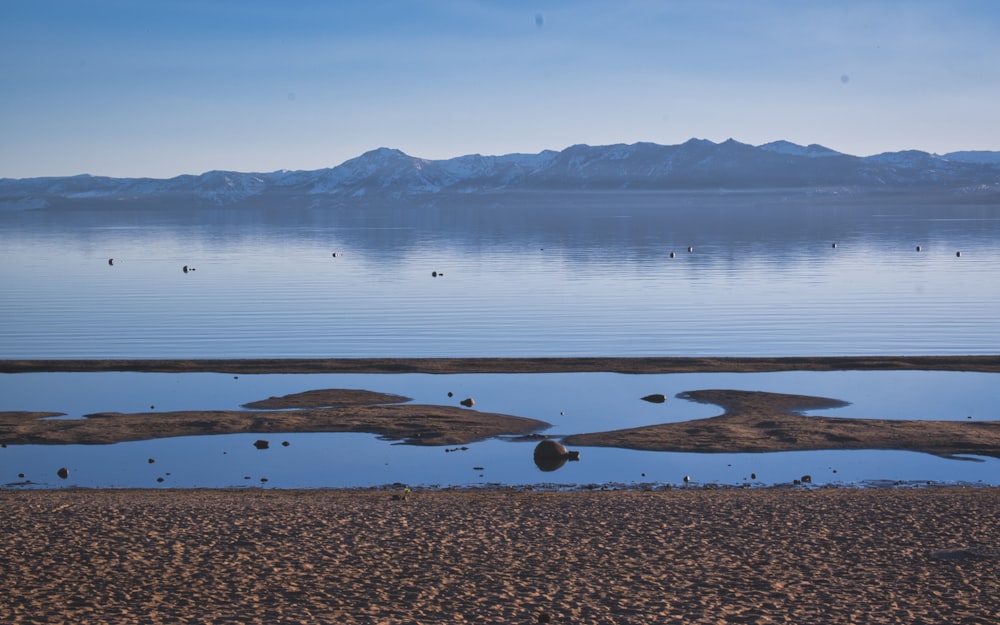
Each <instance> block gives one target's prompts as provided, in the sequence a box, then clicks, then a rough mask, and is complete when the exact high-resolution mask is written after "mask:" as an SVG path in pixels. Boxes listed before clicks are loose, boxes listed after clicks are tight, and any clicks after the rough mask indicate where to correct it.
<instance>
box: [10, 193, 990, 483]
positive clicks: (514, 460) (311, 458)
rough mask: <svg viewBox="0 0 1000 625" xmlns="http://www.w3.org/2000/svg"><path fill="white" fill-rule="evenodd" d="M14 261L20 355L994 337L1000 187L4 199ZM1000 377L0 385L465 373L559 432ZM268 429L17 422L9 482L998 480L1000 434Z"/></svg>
mask: <svg viewBox="0 0 1000 625" xmlns="http://www.w3.org/2000/svg"><path fill="white" fill-rule="evenodd" d="M918 247H919V251H918ZM689 249H690V251H689ZM112 258H113V259H114V262H113V264H110V263H109V259H112ZM185 265H187V266H188V267H189V268H193V270H191V271H188V272H187V273H184V272H183V271H182V267H183V266H185ZM435 272H436V273H437V274H438V275H437V276H434V273H435ZM0 288H2V294H3V295H2V297H0V358H6V359H11V358H233V357H249V358H268V357H275V358H281V357H319V358H336V357H424V356H446V357H474V356H577V355H579V356H650V355H651V356H709V355H719V356H810V355H858V354H995V353H1000V315H998V314H997V311H998V310H1000V207H997V206H989V205H979V206H964V205H908V204H902V203H893V204H888V203H886V202H884V201H879V202H874V201H873V202H870V203H865V202H860V201H853V202H851V203H844V204H837V203H831V202H829V201H826V202H812V201H809V202H807V201H802V200H794V199H793V200H789V199H788V198H784V197H780V196H764V195H755V196H732V197H730V196H724V195H702V196H689V195H683V194H681V195H670V194H652V195H644V194H639V193H633V194H629V195H615V194H581V195H575V196H574V195H565V194H564V195H560V196H557V197H547V196H524V197H514V198H511V197H507V198H501V199H498V200H496V201H493V200H491V199H489V198H486V199H483V200H479V201H477V202H476V203H471V202H470V203H468V204H463V205H452V206H439V207H423V208H420V209H407V208H405V207H395V208H378V207H369V208H366V209H344V208H341V209H323V210H321V209H316V210H296V211H287V210H282V209H281V208H280V207H275V208H274V209H273V210H254V211H234V210H226V209H218V210H209V211H200V212H195V211H189V210H185V209H184V208H183V207H178V208H177V210H173V211H160V212H149V211H147V212H141V213H133V212H128V211H123V210H111V209H109V210H104V211H87V212H79V213H74V212H44V211H41V212H38V211H33V212H13V211H5V212H0ZM995 379H996V378H995V377H991V376H989V375H985V374H982V375H976V374H945V373H921V372H909V373H907V372H867V373H852V372H847V373H843V374H821V375H820V374H812V375H810V374H804V373H801V372H798V373H797V372H791V373H781V374H752V375H750V374H747V375H742V376H741V375H735V374H713V375H711V376H708V377H704V378H698V377H691V376H685V375H674V376H669V377H657V376H652V377H650V376H612V375H610V374H572V375H570V374H567V375H556V374H546V375H539V376H380V377H378V378H370V377H369V378H365V377H361V378H355V377H352V376H338V377H335V378H328V377H325V376H312V377H307V378H300V377H297V376H259V377H258V376H241V377H240V378H239V379H238V380H235V379H233V378H232V376H229V377H228V378H220V377H218V376H212V375H210V374H185V375H175V376H165V377H164V376H154V375H151V374H125V373H121V374H94V375H82V374H72V375H68V374H67V375H64V374H45V375H41V376H39V377H33V376H28V375H17V376H0V398H2V401H3V405H0V410H51V411H60V412H67V413H68V414H70V415H72V416H80V415H83V414H87V413H88V412H95V411H109V410H115V411H122V412H131V411H145V410H148V409H149V406H150V405H154V404H155V405H156V406H157V409H158V410H174V409H183V408H213V407H218V408H233V407H236V406H238V405H239V404H241V403H244V402H247V401H252V400H254V399H260V398H264V397H267V396H270V395H280V394H285V393H289V392H297V391H302V390H310V389H315V388H343V387H346V388H369V389H371V390H377V391H385V392H395V393H400V394H403V395H406V396H409V397H413V398H414V399H415V400H416V401H418V402H427V403H443V402H445V399H444V398H445V397H446V392H447V391H449V390H450V391H453V392H454V393H455V394H456V396H465V395H472V396H474V397H475V398H476V401H477V408H480V409H482V410H488V411H496V412H507V413H510V414H517V415H521V416H527V417H532V418H536V419H541V420H543V421H546V422H549V423H552V424H553V427H552V430H551V431H550V432H548V433H550V434H556V435H559V434H570V433H574V432H583V431H601V430H608V429H614V428H618V427H628V426H629V425H640V424H644V423H655V422H661V421H665V420H683V419H693V418H699V417H704V416H711V415H712V414H715V413H716V412H717V410H716V409H715V408H714V407H711V406H700V405H697V404H691V403H689V402H684V401H682V400H671V401H669V402H667V404H666V405H664V406H659V407H656V406H651V405H645V404H644V403H643V402H640V401H636V400H635V398H637V397H641V396H643V395H646V394H649V393H652V392H661V393H665V394H667V395H673V394H674V393H677V392H681V391H685V390H694V389H698V388H739V389H747V390H773V391H776V392H784V393H797V394H813V395H821V396H827V397H833V398H837V399H843V400H847V401H850V402H852V405H851V406H848V407H846V408H840V409H837V410H836V411H831V412H835V413H836V414H837V415H839V416H858V417H868V418H941V419H966V418H967V417H968V416H970V415H973V416H975V418H977V419H979V418H981V419H997V418H998V416H997V414H996V410H997V406H1000V399H998V398H997V395H996V393H997V391H996V390H994V389H996V388H998V387H1000V385H997V384H996V383H995ZM969 384H971V385H973V386H974V387H975V388H964V387H963V385H969ZM914 398H916V399H914ZM561 413H562V414H561ZM256 438H258V437H257V436H256V435H248V436H224V437H194V438H189V439H172V440H164V441H151V442H139V443H127V444H121V445H112V446H101V447H100V448H81V447H77V446H68V447H66V446H64V447H41V446H27V447H14V446H8V447H7V448H6V449H3V450H2V454H0V472H2V476H0V483H8V484H9V483H17V482H21V481H23V480H20V479H19V478H17V477H16V476H17V474H18V473H25V475H26V476H27V477H26V478H25V479H26V480H31V481H32V483H35V484H43V485H52V486H62V485H78V486H98V487H103V486H137V485H140V486H149V485H156V484H159V483H158V482H155V479H156V478H158V477H159V478H164V481H163V482H162V484H163V485H164V486H184V487H190V486H239V485H258V486H259V485H261V484H266V485H268V486H278V487H295V486H306V487H325V486H361V485H372V484H386V483H392V482H397V481H398V482H407V483H422V484H441V485H450V484H479V483H503V484H528V483H538V482H544V481H555V482H557V483H567V484H586V483H607V482H620V483H626V484H627V483H633V482H642V481H650V482H666V483H677V482H679V480H680V479H681V477H683V475H685V474H690V475H691V476H692V477H693V479H694V480H695V481H698V482H702V483H711V482H719V483H738V482H739V481H740V480H743V479H745V478H746V477H747V476H749V474H750V473H756V474H757V475H758V476H759V481H760V482H761V483H784V482H788V481H790V480H792V479H794V478H796V477H799V476H801V475H802V474H805V473H810V474H812V475H813V478H814V480H815V481H816V482H817V483H827V482H845V483H851V482H856V481H860V480H872V479H887V480H931V481H967V482H973V483H975V482H979V481H983V482H985V483H992V484H998V483H1000V470H998V468H997V461H996V460H986V461H984V462H971V461H958V460H945V459H939V458H935V457H932V456H928V455H925V454H912V453H903V452H885V451H871V452H868V451H865V452H808V453H798V454H756V455H704V456H700V455H697V454H666V453H642V452H627V451H622V450H609V449H586V450H584V453H583V461H581V462H579V463H570V464H568V465H566V466H565V467H563V468H562V469H560V470H559V471H558V472H556V473H552V474H543V473H540V472H539V471H538V469H537V468H536V467H534V465H533V464H532V463H531V461H530V458H531V446H530V444H524V443H515V442H509V441H503V440H492V441H485V442H482V443H476V444H474V445H471V446H469V447H470V449H469V450H468V451H465V452H459V453H448V454H445V453H444V452H443V450H441V449H438V448H432V449H424V448H416V447H410V446H405V445H392V444H389V443H387V442H384V441H380V440H378V439H377V438H375V437H373V436H366V435H343V434H322V435H319V434H298V435H288V436H282V438H283V439H285V440H288V441H289V442H290V443H291V444H290V445H289V446H288V447H280V446H277V447H274V446H272V448H271V449H270V450H267V451H266V452H258V451H257V450H255V449H254V448H253V446H252V442H253V440H256ZM223 452H225V453H223ZM149 457H155V458H157V462H156V463H154V464H148V463H147V459H148V458H149ZM58 466H68V467H69V468H71V477H70V479H69V480H67V481H65V482H63V481H60V480H58V478H55V477H54V471H55V469H54V468H53V467H56V468H57V467H58ZM473 467H483V470H474V469H473ZM834 469H836V471H837V472H836V473H834V472H833V471H834ZM168 473H169V475H167V474H168ZM644 473H645V475H643V474H644ZM261 478H267V480H268V481H267V482H266V483H265V482H260V480H261Z"/></svg>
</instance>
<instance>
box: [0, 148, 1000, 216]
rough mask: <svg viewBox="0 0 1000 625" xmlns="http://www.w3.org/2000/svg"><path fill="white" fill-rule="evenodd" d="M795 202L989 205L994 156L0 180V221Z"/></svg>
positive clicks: (691, 151) (661, 151)
mask: <svg viewBox="0 0 1000 625" xmlns="http://www.w3.org/2000/svg"><path fill="white" fill-rule="evenodd" d="M561 190H566V191H581V190H677V191H685V190H686V191H698V190H728V191H739V190H795V191H802V192H807V193H816V192H828V193H834V192H836V193H864V192H893V191H909V192H913V191H918V192H920V191H927V192H935V193H946V194H951V195H973V196H995V195H998V194H1000V152H977V151H965V152H952V153H949V154H943V155H937V154H930V153H927V152H920V151H915V150H910V151H903V152H887V153H884V154H878V155H875V156H868V157H858V156H851V155H848V154H843V153H840V152H837V151H835V150H831V149H830V148H827V147H824V146H821V145H815V144H813V145H808V146H801V145H797V144H794V143H791V142H788V141H774V142H772V143H766V144H763V145H759V146H753V145H749V144H745V143H740V142H738V141H735V140H733V139H729V140H727V141H723V142H721V143H714V142H712V141H708V140H705V139H691V140H689V141H687V142H685V143H682V144H679V145H660V144H656V143H633V144H629V145H625V144H616V145H606V146H589V145H573V146H570V147H568V148H566V149H564V150H561V151H552V150H546V151H543V152H540V153H538V154H506V155H503V156H481V155H478V154H472V155H466V156H459V157H456V158H451V159H446V160H427V159H422V158H417V157H414V156H410V155H408V154H404V153H403V152H401V151H399V150H396V149H391V148H378V149H375V150H372V151H370V152H366V153H364V154H362V155H361V156H358V157H356V158H353V159H350V160H348V161H345V162H344V163H342V164H340V165H338V166H336V167H332V168H327V169H318V170H313V171H275V172H269V173H241V172H229V171H210V172H206V173H204V174H201V175H183V176H177V177H175V178H169V179H157V178H108V177H99V176H90V175H80V176H69V177H51V178H24V179H0V209H15V210H16V209H41V208H58V207H74V206H76V207H93V206H100V207H109V206H121V207H126V206H129V207H131V206H137V207H138V206H148V205H156V206H161V205H162V206H175V205H178V204H183V205H185V206H242V205H256V204H262V205H264V204H266V205H274V204H275V203H277V202H290V203H294V204H296V205H306V206H314V207H322V206H336V205H351V204H363V203H369V202H385V201H392V200H403V199H405V200H416V201H420V200H428V199H432V198H438V197H446V196H463V195H468V194H476V193H499V192H506V191H561Z"/></svg>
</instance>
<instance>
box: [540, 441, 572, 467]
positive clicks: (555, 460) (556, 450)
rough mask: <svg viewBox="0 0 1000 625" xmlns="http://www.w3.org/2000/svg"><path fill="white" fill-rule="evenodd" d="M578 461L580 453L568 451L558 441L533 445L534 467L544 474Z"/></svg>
mask: <svg viewBox="0 0 1000 625" xmlns="http://www.w3.org/2000/svg"><path fill="white" fill-rule="evenodd" d="M579 459H580V452H578V451H569V450H567V449H566V446H565V445H563V444H562V443H560V442H558V441H553V440H544V441H542V442H540V443H538V444H537V445H535V453H534V460H535V466H536V467H538V468H539V469H540V470H542V471H545V472H547V473H548V472H552V471H555V470H557V469H560V468H562V466H563V465H565V464H566V463H567V462H568V461H577V460H579Z"/></svg>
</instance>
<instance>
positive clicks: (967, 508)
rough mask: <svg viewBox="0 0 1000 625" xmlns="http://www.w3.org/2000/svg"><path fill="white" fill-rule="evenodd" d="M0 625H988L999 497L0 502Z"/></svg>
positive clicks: (381, 496)
mask: <svg viewBox="0 0 1000 625" xmlns="http://www.w3.org/2000/svg"><path fill="white" fill-rule="evenodd" d="M0 508H2V510H0V533H2V535H3V537H4V540H3V541H0V588H3V592H2V593H0V622H3V623H9V624H13V625H21V624H27V623H96V622H113V623H268V624H274V623H386V624H394V623H434V622H478V623H538V622H551V623H713V624H716V623H761V624H763V623H795V624H798V625H808V624H813V623H815V624H823V625H831V624H839V623H871V624H883V623H901V624H902V623H906V624H910V623H976V624H987V623H996V622H1000V547H998V545H997V536H998V535H1000V489H991V488H983V489H953V488H948V489H944V488H942V489H907V490H899V489H897V490H855V489H848V490H818V491H802V490H727V491H714V490H694V489H692V490H687V489H673V490H666V491H656V492H639V491H617V492H601V491H597V492H511V491H492V492H489V491H462V492H447V491H439V492H414V493H412V494H411V495H410V496H409V498H408V499H407V500H402V499H400V498H399V493H398V492H396V493H393V492H387V491H263V490H244V491H213V490H191V491H133V490H122V491H118V490H108V491H75V490H70V491H21V492H7V491H0Z"/></svg>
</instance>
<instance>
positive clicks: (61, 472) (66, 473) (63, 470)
mask: <svg viewBox="0 0 1000 625" xmlns="http://www.w3.org/2000/svg"><path fill="white" fill-rule="evenodd" d="M56 475H58V476H59V477H60V478H62V479H64V480H65V479H66V478H68V477H69V469H67V468H66V467H61V468H60V469H59V470H58V471H56Z"/></svg>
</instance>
